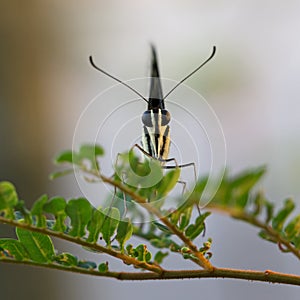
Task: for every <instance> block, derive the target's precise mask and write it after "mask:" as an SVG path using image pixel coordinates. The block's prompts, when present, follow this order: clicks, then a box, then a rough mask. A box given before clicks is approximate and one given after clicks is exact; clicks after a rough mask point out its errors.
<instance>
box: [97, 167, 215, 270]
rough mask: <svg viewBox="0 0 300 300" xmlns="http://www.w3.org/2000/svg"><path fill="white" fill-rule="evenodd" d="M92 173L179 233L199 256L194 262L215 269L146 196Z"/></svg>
mask: <svg viewBox="0 0 300 300" xmlns="http://www.w3.org/2000/svg"><path fill="white" fill-rule="evenodd" d="M92 174H93V175H94V176H97V177H100V178H101V180H102V181H103V182H106V183H109V184H111V185H113V186H115V187H117V188H118V189H120V190H121V191H122V192H124V193H126V194H127V195H129V196H131V197H132V199H134V200H135V201H136V202H137V203H139V204H140V205H141V206H142V207H144V208H145V209H146V210H147V211H148V212H149V213H151V214H153V215H155V216H156V217H157V218H158V219H160V220H161V221H162V222H163V223H164V224H165V225H166V226H167V227H168V228H169V229H170V230H171V231H172V232H173V233H174V234H175V235H177V237H179V238H180V239H181V240H182V241H183V242H184V243H185V245H186V246H187V247H188V248H189V249H190V250H191V251H192V252H193V254H194V255H195V256H196V257H197V259H198V260H193V261H194V262H197V264H198V265H200V266H201V267H202V268H204V269H206V270H213V269H214V267H213V266H212V264H211V263H210V261H209V260H208V259H206V258H205V256H204V255H203V254H202V253H201V252H200V251H198V248H197V246H196V245H195V244H194V243H193V242H192V241H191V240H190V239H189V238H188V237H186V236H185V234H184V233H183V232H182V231H180V230H179V229H178V228H177V227H176V226H175V225H174V224H172V223H171V222H170V221H169V219H168V218H167V217H166V216H164V215H163V214H162V213H161V212H160V211H159V210H158V209H157V208H156V207H154V206H153V205H151V203H149V202H147V200H146V199H145V198H143V197H141V196H139V195H138V194H136V193H135V192H133V191H132V190H131V189H129V188H128V187H127V186H125V185H123V184H122V183H121V182H116V181H114V180H113V179H112V178H108V177H106V176H103V175H102V174H99V173H95V172H93V173H92Z"/></svg>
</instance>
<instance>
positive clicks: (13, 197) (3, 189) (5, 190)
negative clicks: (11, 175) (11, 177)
mask: <svg viewBox="0 0 300 300" xmlns="http://www.w3.org/2000/svg"><path fill="white" fill-rule="evenodd" d="M17 203H18V195H17V192H16V189H15V187H14V185H13V184H12V183H10V182H8V181H2V182H0V212H4V216H5V217H6V218H9V219H14V207H15V206H16V205H17Z"/></svg>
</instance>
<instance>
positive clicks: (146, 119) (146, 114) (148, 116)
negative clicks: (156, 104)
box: [142, 110, 153, 127]
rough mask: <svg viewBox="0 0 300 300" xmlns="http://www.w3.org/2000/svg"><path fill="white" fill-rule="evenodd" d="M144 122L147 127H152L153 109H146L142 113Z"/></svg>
mask: <svg viewBox="0 0 300 300" xmlns="http://www.w3.org/2000/svg"><path fill="white" fill-rule="evenodd" d="M142 122H143V124H144V125H145V126H146V127H152V126H153V125H152V119H151V111H150V110H146V111H145V112H144V113H143V115H142Z"/></svg>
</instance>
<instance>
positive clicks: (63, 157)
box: [54, 150, 73, 164]
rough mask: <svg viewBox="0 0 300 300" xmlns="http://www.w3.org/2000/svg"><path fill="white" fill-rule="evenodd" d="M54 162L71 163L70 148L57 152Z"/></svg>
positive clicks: (71, 153)
mask: <svg viewBox="0 0 300 300" xmlns="http://www.w3.org/2000/svg"><path fill="white" fill-rule="evenodd" d="M54 161H55V163H57V164H61V163H70V164H72V163H73V152H72V151H71V150H66V151H63V152H61V153H59V154H58V155H57V156H56V157H55V159H54Z"/></svg>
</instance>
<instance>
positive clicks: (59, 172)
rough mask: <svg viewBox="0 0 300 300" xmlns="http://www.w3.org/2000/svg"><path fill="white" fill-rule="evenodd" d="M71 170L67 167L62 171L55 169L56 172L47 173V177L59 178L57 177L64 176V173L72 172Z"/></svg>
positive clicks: (51, 178)
mask: <svg viewBox="0 0 300 300" xmlns="http://www.w3.org/2000/svg"><path fill="white" fill-rule="evenodd" d="M73 172H74V170H73V169H67V170H64V171H56V172H53V173H51V174H50V175H49V179H50V180H54V179H56V178H59V177H62V176H65V175H69V174H72V173H73Z"/></svg>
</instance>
